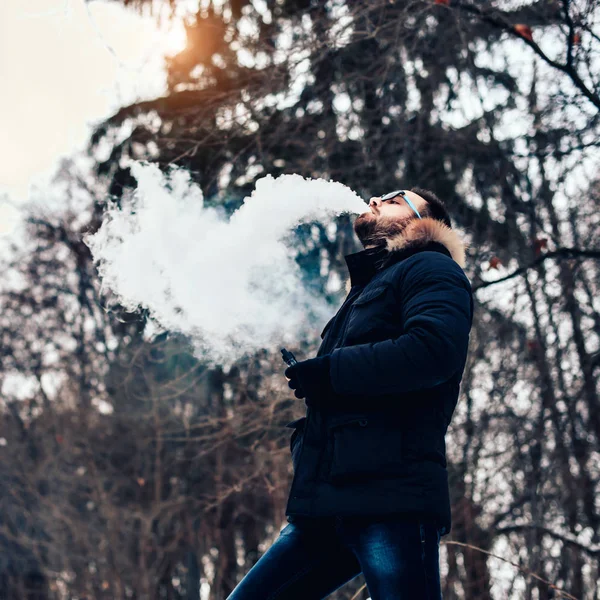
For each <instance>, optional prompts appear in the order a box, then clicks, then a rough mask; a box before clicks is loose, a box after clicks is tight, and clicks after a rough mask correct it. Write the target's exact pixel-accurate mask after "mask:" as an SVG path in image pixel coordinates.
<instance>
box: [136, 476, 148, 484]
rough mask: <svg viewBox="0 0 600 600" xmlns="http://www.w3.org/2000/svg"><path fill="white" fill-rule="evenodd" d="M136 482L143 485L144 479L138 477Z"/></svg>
mask: <svg viewBox="0 0 600 600" xmlns="http://www.w3.org/2000/svg"><path fill="white" fill-rule="evenodd" d="M137 482H138V485H139V486H143V485H145V483H146V480H145V479H144V478H143V477H138V479H137Z"/></svg>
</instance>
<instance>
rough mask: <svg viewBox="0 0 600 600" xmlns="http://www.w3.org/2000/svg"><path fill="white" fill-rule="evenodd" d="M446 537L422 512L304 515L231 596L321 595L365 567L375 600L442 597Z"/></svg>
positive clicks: (247, 599)
mask: <svg viewBox="0 0 600 600" xmlns="http://www.w3.org/2000/svg"><path fill="white" fill-rule="evenodd" d="M439 543H440V532H439V530H438V528H437V526H436V524H435V523H433V522H431V521H427V520H424V519H419V518H418V517H407V516H397V515H390V516H381V517H335V518H333V517H332V518H330V519H324V518H319V519H316V518H315V519H308V518H306V519H303V520H302V521H301V520H300V519H298V521H296V520H295V521H294V522H293V523H290V524H289V525H287V526H286V527H284V528H283V530H282V531H281V532H280V533H279V537H278V538H277V539H276V540H275V543H274V544H273V545H272V546H271V547H270V548H269V549H268V550H267V552H265V554H264V555H263V556H262V557H261V558H260V560H259V561H258V562H257V563H256V564H255V565H254V566H253V567H252V568H251V569H250V570H249V571H248V573H247V574H246V576H245V577H244V578H243V579H242V581H240V583H239V584H238V585H237V587H236V588H235V589H234V590H233V592H232V593H231V594H230V595H229V598H228V599H227V600H259V599H260V600H273V599H275V598H277V599H278V600H284V599H285V600H320V599H321V598H326V597H327V596H328V595H329V594H331V593H332V592H334V591H335V590H337V589H338V588H340V587H341V586H342V585H344V584H345V583H346V582H347V581H350V580H351V579H353V578H354V577H356V576H357V575H359V574H360V573H363V575H364V577H365V581H366V584H367V588H368V590H369V594H370V596H371V598H372V600H392V599H393V600H403V599H410V600H441V598H442V592H441V586H440V571H439Z"/></svg>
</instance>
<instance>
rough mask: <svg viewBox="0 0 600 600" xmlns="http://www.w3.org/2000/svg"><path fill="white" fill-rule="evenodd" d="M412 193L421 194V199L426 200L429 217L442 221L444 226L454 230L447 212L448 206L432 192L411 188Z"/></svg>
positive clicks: (426, 212)
mask: <svg viewBox="0 0 600 600" xmlns="http://www.w3.org/2000/svg"><path fill="white" fill-rule="evenodd" d="M410 191H411V192H414V193H415V194H419V196H421V198H424V199H425V200H426V201H427V206H426V211H425V214H426V215H427V216H428V217H431V218H433V219H437V220H438V221H442V222H443V223H444V224H446V225H448V227H450V228H452V221H451V220H450V215H449V214H448V211H447V210H446V205H445V204H444V203H443V202H442V201H441V200H440V199H439V198H438V197H437V196H436V195H435V194H434V193H433V192H432V191H431V190H424V189H423V188H418V187H415V188H411V190H410Z"/></svg>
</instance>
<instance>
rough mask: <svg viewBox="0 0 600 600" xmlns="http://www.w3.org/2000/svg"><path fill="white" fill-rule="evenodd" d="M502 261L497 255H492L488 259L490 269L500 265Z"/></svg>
mask: <svg viewBox="0 0 600 600" xmlns="http://www.w3.org/2000/svg"><path fill="white" fill-rule="evenodd" d="M501 264H502V261H501V260H500V259H499V258H498V257H497V256H492V258H491V259H490V269H497V268H498V265H501Z"/></svg>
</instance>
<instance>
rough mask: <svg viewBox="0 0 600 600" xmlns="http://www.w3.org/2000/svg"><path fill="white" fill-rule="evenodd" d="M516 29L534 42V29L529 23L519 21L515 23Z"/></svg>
mask: <svg viewBox="0 0 600 600" xmlns="http://www.w3.org/2000/svg"><path fill="white" fill-rule="evenodd" d="M515 31H516V32H517V33H518V34H519V35H520V36H522V37H524V38H525V39H526V40H529V41H530V42H533V31H532V30H531V27H529V25H523V23H518V24H517V25H515Z"/></svg>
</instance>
